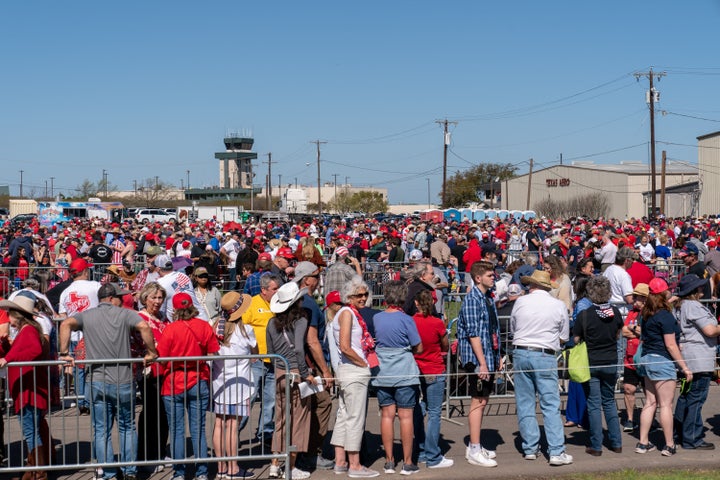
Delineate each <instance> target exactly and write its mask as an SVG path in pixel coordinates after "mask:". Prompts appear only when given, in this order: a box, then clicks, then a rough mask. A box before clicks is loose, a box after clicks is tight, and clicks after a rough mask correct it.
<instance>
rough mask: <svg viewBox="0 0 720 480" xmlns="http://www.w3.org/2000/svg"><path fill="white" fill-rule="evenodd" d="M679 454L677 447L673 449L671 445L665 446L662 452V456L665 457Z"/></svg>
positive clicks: (674, 446)
mask: <svg viewBox="0 0 720 480" xmlns="http://www.w3.org/2000/svg"><path fill="white" fill-rule="evenodd" d="M676 453H677V446H676V445H673V446H672V447H671V446H670V445H665V446H664V447H663V449H662V452H660V455H662V456H663V457H672V456H673V455H675V454H676Z"/></svg>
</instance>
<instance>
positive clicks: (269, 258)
mask: <svg viewBox="0 0 720 480" xmlns="http://www.w3.org/2000/svg"><path fill="white" fill-rule="evenodd" d="M258 260H267V261H268V262H272V255H270V254H269V253H267V252H264V253H261V254H260V255H258Z"/></svg>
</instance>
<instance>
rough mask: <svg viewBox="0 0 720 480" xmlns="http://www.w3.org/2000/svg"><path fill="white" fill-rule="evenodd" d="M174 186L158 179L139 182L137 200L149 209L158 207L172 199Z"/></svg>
mask: <svg viewBox="0 0 720 480" xmlns="http://www.w3.org/2000/svg"><path fill="white" fill-rule="evenodd" d="M173 189H174V186H173V185H172V184H170V183H169V182H166V181H164V180H160V179H159V178H158V177H155V178H146V179H145V180H143V181H140V182H138V187H137V190H136V192H135V199H136V201H137V202H138V203H140V204H144V205H146V206H148V207H158V206H160V203H162V202H164V201H167V200H169V199H170V196H171V195H172V193H173V192H172V190H173Z"/></svg>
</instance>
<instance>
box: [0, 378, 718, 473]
mask: <svg viewBox="0 0 720 480" xmlns="http://www.w3.org/2000/svg"><path fill="white" fill-rule="evenodd" d="M641 402H642V398H640V399H638V404H640V403H641ZM621 403H622V402H621V401H619V402H618V404H621ZM452 406H453V407H454V408H453V416H452V417H451V419H450V420H445V421H444V422H443V424H442V434H443V437H444V441H443V446H444V448H445V449H447V453H446V456H447V457H448V458H452V459H453V460H455V466H453V467H452V468H450V469H446V470H429V469H426V468H424V466H423V467H421V470H420V472H419V473H418V474H417V475H415V477H417V478H442V477H445V478H455V479H470V478H473V479H474V478H477V477H482V478H490V479H492V478H553V477H557V476H561V475H569V474H573V473H579V472H584V473H587V472H603V471H609V470H617V469H624V468H637V469H649V468H695V467H697V468H708V469H711V468H712V469H715V468H718V467H720V438H719V437H718V436H720V387H718V386H716V385H714V384H713V386H712V387H711V390H710V395H709V398H708V401H707V403H706V405H705V408H704V410H703V411H704V416H705V418H706V419H707V421H706V426H707V427H708V429H709V430H708V432H707V441H710V442H717V443H718V450H715V451H693V450H682V449H679V450H678V454H677V455H675V456H674V457H671V458H666V457H662V456H661V455H660V453H659V452H657V451H656V452H652V453H649V454H645V455H639V454H636V453H634V452H633V448H634V446H635V443H636V442H637V437H636V436H634V435H630V434H626V433H624V434H623V447H624V451H623V453H621V454H616V453H613V452H610V451H608V450H605V451H604V452H603V455H602V456H601V457H592V456H590V455H587V454H586V453H585V452H584V449H585V444H586V442H587V439H588V434H587V432H586V431H584V430H581V429H578V428H568V429H566V430H565V433H566V439H567V451H568V453H570V454H571V455H572V456H573V457H574V459H575V461H574V463H573V464H572V465H569V466H563V467H551V466H549V465H548V463H547V459H538V460H536V461H527V460H524V459H523V458H522V455H521V453H520V448H519V445H520V440H519V437H518V429H517V418H516V416H515V402H514V400H513V398H512V397H509V398H494V399H492V400H491V404H490V405H489V406H488V411H487V414H486V417H485V421H484V430H483V432H482V442H483V444H484V445H485V446H486V447H487V448H491V449H496V450H497V455H498V457H497V460H498V464H499V466H498V467H497V468H483V467H477V466H472V465H470V464H468V463H467V461H465V459H464V452H465V445H466V443H467V424H466V418H465V417H464V416H462V415H461V413H460V412H461V411H462V406H463V405H461V403H460V402H453V403H452ZM465 406H467V402H466V403H465ZM56 415H57V414H56ZM53 421H55V419H53ZM66 421H67V422H75V424H72V423H69V430H75V431H77V434H78V435H79V437H80V438H85V439H87V438H89V417H80V419H79V421H76V420H75V417H72V418H68V419H67V420H66ZM11 422H14V423H13V425H17V420H16V419H14V418H13V419H11ZM541 423H542V422H541ZM66 425H68V424H66ZM75 425H76V426H75ZM379 425H380V418H379V415H378V413H377V409H376V403H375V401H374V399H372V403H371V408H370V413H369V415H368V421H367V430H368V432H369V439H370V445H371V450H374V462H373V464H372V468H375V469H381V468H382V465H383V461H384V459H383V457H382V449H381V447H380V445H379V444H380V435H379V431H380V428H379ZM398 437H399V433H398V431H397V424H396V439H397V438H398ZM651 440H652V441H653V442H654V443H656V444H658V445H662V444H663V443H664V442H663V440H662V432H656V433H654V434H651ZM245 446H246V447H247V445H245ZM86 447H87V448H89V446H88V444H87V443H81V444H80V449H85V448H86ZM396 448H397V450H396V452H397V453H396V458H400V457H401V455H400V453H399V448H400V446H399V440H398V441H396ZM247 451H248V450H247V448H246V449H245V450H243V452H247ZM256 451H257V450H256ZM71 453H72V455H75V453H74V452H68V454H71ZM80 454H81V456H83V455H87V454H88V453H87V452H84V453H83V452H80ZM245 465H246V466H247V467H252V468H253V470H254V471H255V473H256V475H257V476H258V478H267V473H268V472H267V462H247V463H246V464H245ZM211 472H214V468H213V467H212V465H211ZM381 476H385V475H384V474H381ZM2 477H3V478H10V476H9V475H7V474H6V475H4V476H2ZM51 477H53V478H58V479H72V480H90V479H91V478H92V477H93V473H92V468H88V469H86V470H83V471H75V472H68V471H64V472H56V473H54V474H53V475H51ZM170 477H171V474H170V472H169V471H168V470H166V471H164V472H162V473H159V474H155V475H153V476H152V477H151V478H152V480H165V479H169V478H170ZM140 478H147V476H144V477H143V476H141V477H140ZM189 478H191V477H188V479H189ZM312 478H315V479H326V480H327V479H336V478H338V477H337V476H336V475H334V474H333V472H331V471H330V472H327V471H325V472H324V471H317V472H315V473H313V475H312ZM211 479H212V477H211Z"/></svg>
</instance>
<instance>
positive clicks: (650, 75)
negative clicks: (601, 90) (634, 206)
mask: <svg viewBox="0 0 720 480" xmlns="http://www.w3.org/2000/svg"><path fill="white" fill-rule="evenodd" d="M665 75H666V73H665V72H661V73H655V72H653V69H652V68H651V69H650V70H649V71H647V72H639V73H636V74H635V78H636V79H638V80H640V77H647V79H648V80H649V81H650V90H648V94H647V101H648V105H649V106H650V189H651V190H652V192H653V194H652V197H651V207H650V208H651V210H650V216H651V217H654V216H655V215H656V214H657V211H656V209H657V206H656V199H655V190H656V188H657V187H656V183H655V102H656V101H657V100H658V99H659V98H660V94H659V93H657V92H656V91H655V87H653V80H654V79H655V78H657V79H658V80H660V79H661V78H662V77H664V76H665Z"/></svg>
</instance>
